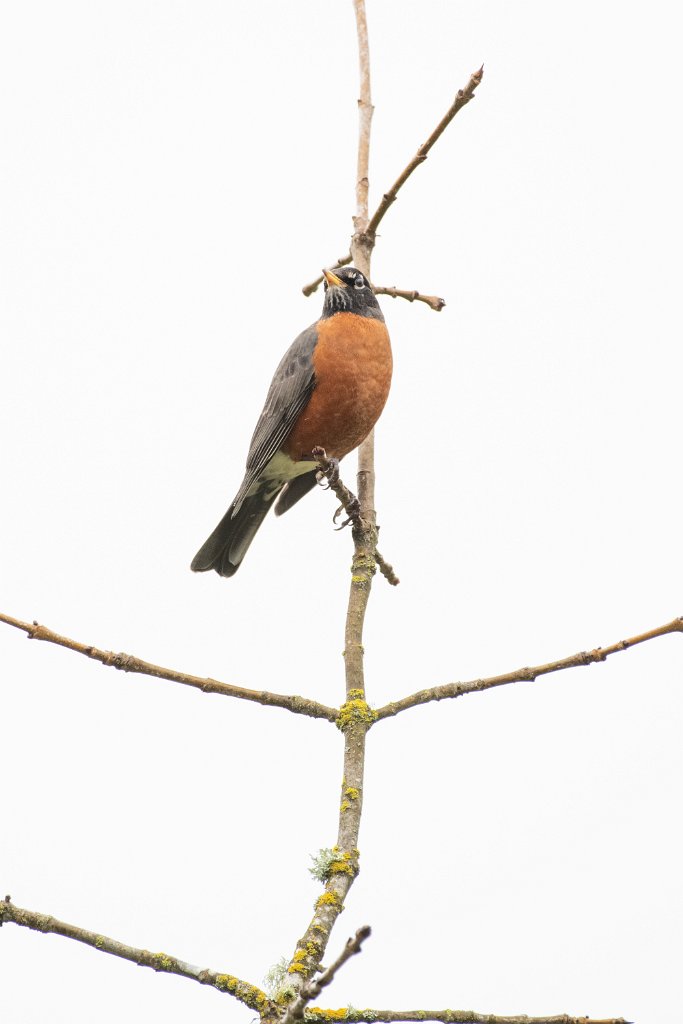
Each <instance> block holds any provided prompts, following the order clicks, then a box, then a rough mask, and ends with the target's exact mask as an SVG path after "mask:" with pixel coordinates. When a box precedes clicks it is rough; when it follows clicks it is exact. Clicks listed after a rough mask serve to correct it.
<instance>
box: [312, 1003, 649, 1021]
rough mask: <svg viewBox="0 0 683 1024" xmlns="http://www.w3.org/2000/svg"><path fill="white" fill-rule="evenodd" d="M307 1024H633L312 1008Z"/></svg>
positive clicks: (471, 1012)
mask: <svg viewBox="0 0 683 1024" xmlns="http://www.w3.org/2000/svg"><path fill="white" fill-rule="evenodd" d="M305 1019H306V1024H329V1022H330V1021H339V1022H342V1024H373V1022H374V1021H380V1022H391V1021H440V1022H441V1024H629V1021H626V1020H624V1018H623V1017H609V1018H601V1019H600V1020H597V1019H596V1018H595V1017H570V1016H569V1015H568V1014H566V1013H560V1014H555V1015H553V1016H550V1017H527V1015H526V1014H521V1015H513V1016H511V1017H499V1016H497V1015H496V1014H494V1013H476V1012H475V1011H474V1010H355V1009H351V1008H349V1009H348V1010H346V1011H344V1010H323V1009H321V1008H319V1007H317V1006H312V1007H311V1009H310V1010H307V1011H306V1017H305Z"/></svg>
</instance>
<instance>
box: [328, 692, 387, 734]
mask: <svg viewBox="0 0 683 1024" xmlns="http://www.w3.org/2000/svg"><path fill="white" fill-rule="evenodd" d="M354 694H360V696H359V697H354ZM376 721H377V712H376V711H373V710H372V708H371V707H370V705H369V704H368V703H367V701H366V700H365V694H364V693H363V691H362V690H350V691H349V699H348V700H347V701H346V703H345V704H342V706H341V707H340V708H339V716H338V718H337V719H336V721H335V725H336V726H337V728H338V729H341V731H342V732H345V731H346V730H347V729H348V728H349V727H350V726H352V725H365V727H366V728H367V729H369V728H370V726H371V725H373V724H374V723H375V722H376Z"/></svg>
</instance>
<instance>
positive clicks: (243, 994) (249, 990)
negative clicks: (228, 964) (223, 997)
mask: <svg viewBox="0 0 683 1024" xmlns="http://www.w3.org/2000/svg"><path fill="white" fill-rule="evenodd" d="M215 985H216V988H218V989H220V990H221V992H229V993H230V994H231V995H233V996H235V998H236V999H239V1001H240V1002H241V1003H244V1005H245V1006H248V1007H249V1008H250V1009H252V1010H257V1011H258V1012H259V1013H260V1012H261V1011H262V1010H265V1009H266V1008H267V1006H268V997H267V996H266V994H265V992H262V991H261V989H260V988H256V985H250V984H249V982H247V981H240V979H239V978H235V977H233V975H232V974H219V975H217V976H216V981H215Z"/></svg>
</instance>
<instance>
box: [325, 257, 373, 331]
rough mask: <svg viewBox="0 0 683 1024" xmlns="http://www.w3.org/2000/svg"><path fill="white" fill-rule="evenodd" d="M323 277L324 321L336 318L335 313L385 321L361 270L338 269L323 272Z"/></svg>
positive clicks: (350, 268) (351, 268) (352, 268)
mask: <svg viewBox="0 0 683 1024" xmlns="http://www.w3.org/2000/svg"><path fill="white" fill-rule="evenodd" d="M323 276H324V279H325V301H324V303H323V314H322V319H323V320H325V319H327V317H329V316H334V314H335V313H356V314H357V315H359V316H369V317H372V318H373V319H375V320H383V319H384V317H383V316H382V310H381V309H380V308H379V304H378V302H377V299H376V298H375V293H374V292H373V290H372V288H371V287H370V282H369V281H368V279H367V278H366V277H364V276H363V274H361V272H360V270H356V268H355V267H337V269H336V270H334V271H333V270H323Z"/></svg>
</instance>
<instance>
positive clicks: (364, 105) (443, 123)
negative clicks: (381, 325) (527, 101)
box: [301, 0, 484, 312]
mask: <svg viewBox="0 0 683 1024" xmlns="http://www.w3.org/2000/svg"><path fill="white" fill-rule="evenodd" d="M354 6H355V7H356V19H357V20H358V17H359V14H358V3H357V0H354ZM362 17H363V30H362V32H363V36H364V40H365V44H366V49H367V38H368V35H367V33H368V30H367V25H366V24H365V11H364V10H363V13H362ZM358 38H359V43H360V41H361V28H360V25H359V28H358ZM360 66H361V98H360V100H359V101H358V104H359V107H360V111H361V121H362V119H363V116H364V110H365V112H366V113H367V111H368V110H369V113H368V114H367V138H368V152H369V139H370V118H371V117H372V110H373V107H372V103H371V102H370V64H369V56H368V60H367V61H366V62H365V64H364V63H363V57H362V55H361V56H360ZM366 69H367V86H368V90H367V99H366V101H364V99H363V92H362V89H363V74H364V71H365V70H366ZM483 77H484V66H483V65H482V66H481V67H480V68H479V70H478V71H475V72H474V73H473V74H471V75H470V80H469V82H468V83H467V85H466V86H465V88H464V89H459V90H458V92H457V93H456V96H455V99H454V100H453V103H452V104H451V106H450V107H449V109H448V110H447V111H446V113H445V115H444V116H443V117H442V118H441V120H440V121H439V123H438V124H437V126H436V128H435V129H434V131H433V132H432V134H431V135H430V136H429V138H428V139H427V141H426V142H424V143H423V144H422V145H421V146H420V148H419V149H418V151H417V153H416V154H415V156H414V157H413V159H412V160H411V161H410V163H409V164H408V166H407V167H405V168H404V169H403V171H402V172H401V173H400V174H399V176H398V178H397V179H396V181H395V182H394V184H393V185H392V186H391V188H390V189H389V191H388V192H385V193H384V195H383V196H382V201H381V203H380V204H379V206H378V207H377V209H376V210H375V212H374V213H373V215H372V218H371V220H370V221H369V222H368V220H367V214H366V220H365V227H364V228H363V231H364V233H367V234H368V235H369V236H371V237H372V239H373V241H374V237H375V235H376V234H377V228H378V227H379V225H380V222H381V221H382V220H383V218H384V215H385V214H386V212H387V210H388V209H389V207H390V206H391V204H392V203H394V202H395V201H396V197H397V196H398V193H399V190H400V189H401V188H402V187H403V186H404V185H405V183H406V181H407V180H408V178H409V177H410V175H411V174H412V173H413V171H414V170H415V168H416V167H418V166H419V165H420V164H422V163H424V161H425V160H426V159H427V154H428V153H429V151H430V149H431V148H432V146H433V145H434V143H435V142H436V141H437V139H438V138H439V137H440V136H441V135H442V134H443V132H444V131H445V130H446V128H447V127H448V125H449V124H450V123H451V121H452V120H453V118H454V117H455V115H456V114H457V113H458V111H459V110H462V108H463V107H464V106H466V105H467V104H468V103H469V102H470V100H471V99H472V98H473V97H474V90H475V89H476V88H477V86H478V85H479V84H480V83H481V80H482V78H483ZM363 127H364V126H363V124H361V132H362V131H363ZM362 147H363V140H361V143H360V145H359V147H358V160H359V169H358V183H359V184H360V183H361V182H362V181H363V179H366V180H367V177H368V175H367V164H366V167H365V170H364V171H363V172H362V171H361V167H360V160H361V149H362ZM363 188H364V192H365V201H366V211H367V187H365V186H363ZM357 197H358V196H357ZM356 216H358V214H357V215H356ZM354 222H355V220H354ZM356 231H358V225H357V224H356ZM352 259H355V256H354V254H353V247H352V249H351V252H350V253H349V254H348V255H347V256H343V257H342V258H341V259H340V260H337V262H336V264H335V267H343V266H344V265H345V264H347V263H350V262H351V260H352ZM356 266H358V264H357V263H356ZM332 269H334V267H333V268H332ZM358 269H359V270H362V271H363V273H364V274H365V271H364V270H363V268H362V267H358ZM365 276H366V277H367V278H368V280H369V274H365ZM321 282H322V277H316V279H315V280H314V281H310V282H309V284H306V285H304V287H303V288H302V289H301V290H302V292H303V293H304V295H306V296H308V295H312V294H313V292H314V291H316V290H317V288H318V286H319V285H320V284H321ZM376 292H377V294H378V295H392V294H393V293H394V292H395V296H394V297H400V298H407V297H408V296H407V294H404V293H402V292H398V291H396V290H395V289H388V290H384V289H382V290H379V289H376ZM411 294H412V293H411ZM415 298H418V299H421V301H422V302H428V299H427V297H425V298H422V297H420V296H417V295H416V296H415ZM429 298H431V299H436V301H437V302H438V301H441V303H442V305H441V306H439V307H437V306H432V309H436V310H437V312H438V311H439V310H440V309H443V306H444V305H445V302H443V300H439V299H437V297H436V296H430V297H429ZM409 301H411V302H413V301H414V299H410V300H409ZM429 305H431V302H429Z"/></svg>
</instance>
